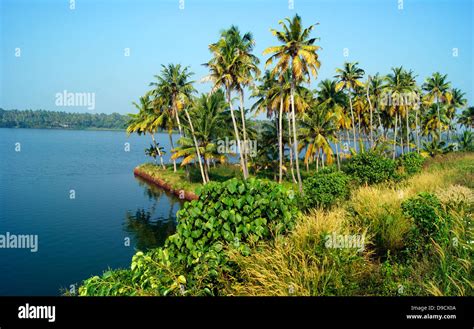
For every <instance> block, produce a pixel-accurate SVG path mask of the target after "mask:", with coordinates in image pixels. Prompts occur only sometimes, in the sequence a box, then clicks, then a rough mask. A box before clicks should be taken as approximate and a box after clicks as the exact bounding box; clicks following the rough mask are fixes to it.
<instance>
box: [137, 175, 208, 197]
mask: <svg viewBox="0 0 474 329" xmlns="http://www.w3.org/2000/svg"><path fill="white" fill-rule="evenodd" d="M133 174H134V175H135V176H138V177H140V178H142V179H144V180H145V181H146V182H148V183H150V184H154V185H157V186H158V187H160V188H162V189H163V190H165V191H168V192H170V193H173V194H174V195H175V196H177V197H178V198H179V199H181V200H186V201H192V200H197V199H199V197H198V196H197V195H196V194H195V193H194V192H190V191H186V190H183V189H175V188H173V186H171V185H170V184H168V183H167V182H165V181H164V180H163V179H161V178H158V177H153V176H151V175H148V174H147V173H145V172H143V171H141V170H140V168H139V167H135V169H133Z"/></svg>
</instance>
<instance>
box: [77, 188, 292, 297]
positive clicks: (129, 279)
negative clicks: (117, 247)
mask: <svg viewBox="0 0 474 329" xmlns="http://www.w3.org/2000/svg"><path fill="white" fill-rule="evenodd" d="M296 215H297V208H296V199H295V198H294V197H293V192H291V191H289V192H287V191H286V190H285V189H284V188H283V187H282V186H281V185H279V184H276V183H273V182H268V181H262V180H256V179H249V180H247V181H246V182H244V181H240V180H237V179H231V180H228V181H226V182H224V183H210V184H208V185H205V186H204V187H203V189H202V191H201V192H200V196H199V200H194V201H191V202H188V203H186V204H185V205H184V208H183V209H182V210H180V211H179V212H178V215H177V216H178V226H177V228H176V233H175V234H174V235H172V236H170V237H169V238H168V239H167V241H166V243H165V246H164V247H163V248H159V249H155V250H152V251H150V252H147V253H143V252H138V253H137V254H136V255H135V256H134V257H133V259H132V265H131V269H130V272H131V273H128V272H123V271H120V272H119V271H112V272H107V273H112V275H110V274H108V275H107V277H105V276H103V277H102V278H100V277H93V278H91V279H89V280H86V281H85V282H84V285H83V286H82V287H81V288H80V294H82V295H102V294H107V295H120V294H125V295H126V294H130V291H131V290H132V291H134V294H140V295H169V294H178V295H179V294H182V295H186V294H193V295H203V294H212V295H215V294H218V293H219V286H218V277H219V275H221V274H222V273H225V272H226V271H228V272H231V271H232V264H229V263H228V258H227V256H226V253H225V251H226V249H227V248H228V247H229V246H232V248H233V249H236V250H238V251H239V252H241V253H242V254H243V255H248V254H249V252H250V248H249V246H248V244H249V243H253V242H257V241H259V240H265V239H270V238H272V237H273V236H275V235H278V234H279V233H283V232H285V231H287V230H289V229H290V228H292V226H293V221H294V218H295V217H296ZM104 287H106V288H104Z"/></svg>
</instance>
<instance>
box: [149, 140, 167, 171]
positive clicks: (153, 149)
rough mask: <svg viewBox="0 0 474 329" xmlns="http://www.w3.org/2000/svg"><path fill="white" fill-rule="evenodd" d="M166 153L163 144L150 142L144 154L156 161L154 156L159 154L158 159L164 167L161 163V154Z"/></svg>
mask: <svg viewBox="0 0 474 329" xmlns="http://www.w3.org/2000/svg"><path fill="white" fill-rule="evenodd" d="M164 153H166V152H165V148H164V147H163V146H160V145H159V144H157V145H153V144H151V145H150V147H149V148H146V149H145V154H146V155H147V156H149V157H152V158H153V159H154V161H155V163H156V157H157V156H159V157H160V159H161V165H162V166H163V167H164V165H163V156H162V155H163V154H164Z"/></svg>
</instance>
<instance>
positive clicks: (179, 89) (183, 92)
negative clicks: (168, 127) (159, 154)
mask: <svg viewBox="0 0 474 329" xmlns="http://www.w3.org/2000/svg"><path fill="white" fill-rule="evenodd" d="M193 74H194V73H193V72H191V71H190V70H189V66H186V67H183V66H181V64H168V66H164V65H162V71H161V75H157V76H155V78H157V79H158V82H152V83H150V86H155V89H153V90H152V91H151V93H152V94H154V95H155V96H156V97H161V98H163V99H166V98H169V100H170V104H171V108H172V113H173V114H174V116H175V118H176V122H177V124H178V128H179V133H180V135H181V136H182V127H181V121H180V118H179V112H180V111H181V110H183V111H184V113H185V115H186V118H187V119H188V124H189V128H190V132H191V135H192V138H193V140H194V144H195V147H196V153H197V160H198V163H199V168H200V170H201V176H202V180H203V183H204V184H206V183H207V180H206V177H205V173H204V168H203V165H202V162H201V156H200V154H199V152H200V151H199V147H198V144H197V141H196V137H195V136H194V127H193V122H192V120H191V119H190V117H189V113H188V111H187V108H188V106H189V104H190V103H191V98H192V94H193V93H194V92H195V91H196V90H195V89H194V87H193V83H194V81H191V80H190V79H191V76H192V75H193ZM171 158H172V159H173V160H174V159H176V157H173V156H172V157H171Z"/></svg>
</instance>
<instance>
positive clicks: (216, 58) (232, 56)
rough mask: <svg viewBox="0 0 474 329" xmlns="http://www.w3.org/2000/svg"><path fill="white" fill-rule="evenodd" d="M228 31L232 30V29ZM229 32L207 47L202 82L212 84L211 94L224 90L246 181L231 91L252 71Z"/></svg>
mask: <svg viewBox="0 0 474 329" xmlns="http://www.w3.org/2000/svg"><path fill="white" fill-rule="evenodd" d="M229 30H232V28H231V29H229ZM229 30H224V31H222V32H221V37H220V39H219V41H217V42H216V43H212V44H210V45H209V50H210V51H211V53H212V56H213V57H212V58H211V59H210V60H209V62H207V63H205V64H203V65H204V66H206V67H207V68H208V69H209V71H210V73H209V75H207V76H205V77H204V78H203V79H202V81H203V82H207V81H210V82H212V83H213V88H212V90H211V93H212V92H215V91H216V90H217V89H219V88H223V89H224V90H225V94H226V99H227V103H228V104H229V108H230V114H231V119H232V125H233V127H234V136H235V139H236V141H237V146H238V148H239V159H240V165H241V167H242V173H243V176H244V179H247V177H248V172H247V166H246V163H245V157H244V154H243V151H244V150H243V148H242V144H241V139H240V134H239V131H238V127H237V122H236V119H235V114H234V108H233V106H232V91H234V90H239V88H240V87H241V86H242V85H243V82H244V81H247V80H245V79H243V76H247V78H246V79H248V74H249V73H250V72H252V69H250V67H251V66H252V65H251V64H250V63H251V60H250V59H249V58H248V57H247V55H242V53H243V52H242V51H241V49H239V46H240V44H239V43H238V42H236V40H235V39H236V37H235V32H229ZM247 50H248V48H247ZM244 67H245V68H244ZM244 121H245V120H244Z"/></svg>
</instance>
